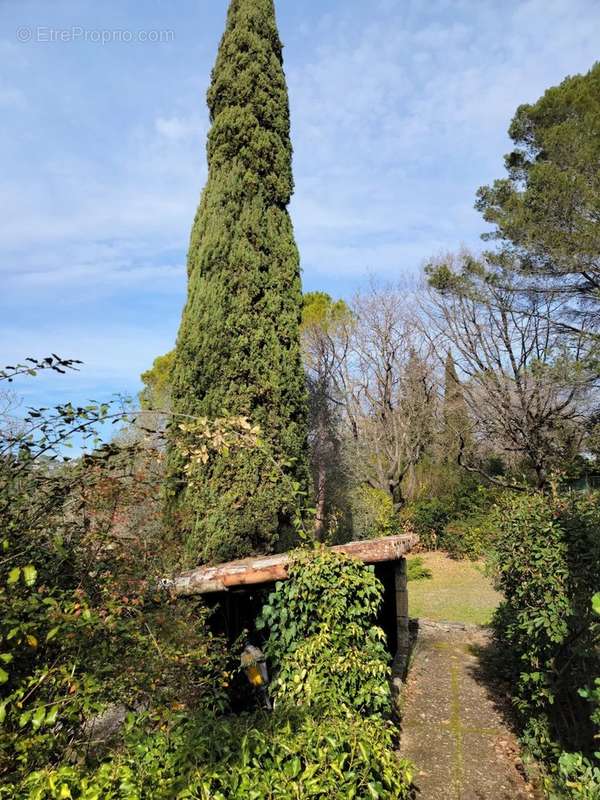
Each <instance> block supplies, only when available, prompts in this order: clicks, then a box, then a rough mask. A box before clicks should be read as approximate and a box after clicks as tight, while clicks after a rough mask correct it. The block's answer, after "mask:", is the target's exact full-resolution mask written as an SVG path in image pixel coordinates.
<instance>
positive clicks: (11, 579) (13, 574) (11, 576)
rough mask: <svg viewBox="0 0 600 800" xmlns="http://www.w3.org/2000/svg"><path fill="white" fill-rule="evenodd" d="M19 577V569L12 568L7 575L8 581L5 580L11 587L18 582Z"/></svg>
mask: <svg viewBox="0 0 600 800" xmlns="http://www.w3.org/2000/svg"><path fill="white" fill-rule="evenodd" d="M20 577H21V567H13V569H11V571H10V572H9V573H8V580H7V583H8V585H9V586H12V585H13V584H14V583H16V582H17V581H18V580H19V578H20Z"/></svg>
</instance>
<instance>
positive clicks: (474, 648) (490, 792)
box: [400, 620, 542, 800]
mask: <svg viewBox="0 0 600 800" xmlns="http://www.w3.org/2000/svg"><path fill="white" fill-rule="evenodd" d="M491 658H492V642H491V637H490V634H489V632H488V631H487V630H486V629H484V628H479V627H476V626H461V625H456V624H452V623H448V624H445V623H430V622H427V621H426V620H420V621H419V626H418V633H417V636H416V640H415V645H414V649H413V654H412V661H411V666H410V670H409V673H408V678H407V681H406V684H405V686H404V689H403V691H402V699H401V703H402V711H401V716H402V719H401V724H400V726H401V748H400V749H401V754H402V756H404V757H406V758H409V759H411V761H412V762H413V763H414V764H415V767H416V774H415V783H416V787H417V792H418V795H417V796H418V798H419V800H525V798H541V797H542V795H539V794H538V793H537V792H536V790H535V789H534V787H533V785H532V784H531V783H529V782H528V781H527V779H526V778H525V772H524V769H523V764H522V762H521V759H520V756H519V747H518V743H517V740H516V737H515V735H514V732H513V730H512V728H511V722H510V710H509V707H508V704H507V702H506V700H505V699H504V697H503V696H502V692H501V689H500V687H499V686H498V685H497V684H495V683H494V681H493V679H492V677H491V675H492V672H491V670H490V668H489V666H490V660H491Z"/></svg>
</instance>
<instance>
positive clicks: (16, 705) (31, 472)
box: [0, 362, 227, 797]
mask: <svg viewBox="0 0 600 800" xmlns="http://www.w3.org/2000/svg"><path fill="white" fill-rule="evenodd" d="M53 363H55V362H53ZM61 363H67V362H61ZM48 368H52V367H50V366H49V367H48ZM61 368H62V367H61ZM61 368H59V369H61ZM11 374H12V375H14V374H15V373H14V370H13V372H12V373H11ZM27 374H30V373H29V372H28V373H27ZM2 375H3V376H4V377H5V378H7V379H8V377H7V373H6V371H4V372H3V373H2ZM0 377H1V376H0ZM126 416H127V415H126V414H124V412H123V411H122V410H120V409H119V408H118V407H115V406H96V405H93V404H92V405H90V406H87V407H85V408H76V407H75V406H73V405H71V404H64V405H60V406H57V407H55V408H53V409H40V410H35V409H29V411H28V414H27V416H26V417H25V418H24V419H23V420H22V424H21V425H20V426H18V427H17V428H16V429H14V430H13V429H12V428H8V429H6V430H0V516H1V518H2V524H3V530H2V539H1V541H0V784H2V785H6V786H9V785H12V786H13V787H14V793H15V794H14V796H15V797H21V796H22V794H20V792H21V788H20V787H21V786H22V782H23V780H24V779H25V777H26V776H27V775H29V774H30V773H31V772H35V771H36V770H39V769H42V768H45V767H46V766H47V764H49V763H61V762H63V763H66V761H67V760H68V758H69V753H74V752H76V751H78V750H81V751H82V752H85V751H87V749H88V744H89V743H88V739H89V735H90V729H89V724H90V721H91V720H92V719H93V718H94V717H95V716H97V715H98V714H99V713H101V712H102V711H104V710H105V709H106V708H108V707H111V706H115V705H118V706H122V707H124V708H130V709H133V708H136V707H140V706H158V707H161V706H168V705H170V704H171V703H174V702H178V703H179V702H181V699H182V698H184V703H185V706H186V707H188V708H190V709H193V708H210V709H222V708H224V707H225V705H226V703H227V698H226V693H225V686H224V684H225V683H226V681H227V679H226V676H225V675H224V674H223V673H224V671H225V653H224V648H223V643H222V642H221V641H220V640H219V639H217V638H215V637H212V636H211V635H210V634H209V633H208V632H207V629H206V624H205V623H206V617H207V613H206V611H205V610H203V609H202V608H201V607H199V608H197V609H192V608H189V607H188V608H185V607H176V606H173V605H171V603H170V602H169V600H168V598H167V597H165V596H159V595H156V594H155V593H154V592H152V591H151V585H152V582H153V581H154V580H155V578H156V573H158V574H159V575H160V574H161V573H162V572H163V570H164V565H165V559H164V553H165V547H164V541H163V540H162V537H161V538H158V537H156V538H154V539H152V537H153V536H155V534H156V533H157V530H156V529H155V528H152V507H153V504H154V506H156V505H157V503H156V499H155V498H156V497H157V494H158V488H159V486H160V480H161V478H160V473H159V471H155V470H154V468H153V466H151V464H150V463H149V462H152V464H153V463H154V461H155V460H156V459H157V453H155V452H152V451H145V450H138V446H137V445H135V446H132V447H125V448H119V447H116V446H112V445H111V446H105V447H100V448H97V449H96V450H95V451H94V452H93V453H92V454H89V455H85V456H82V457H79V458H78V459H74V460H73V461H72V462H71V461H63V460H62V459H63V458H64V456H62V455H61V453H62V452H64V450H63V448H64V447H65V446H68V445H69V444H71V443H72V441H73V439H74V438H75V437H79V440H80V441H81V437H84V442H85V441H89V442H94V441H95V439H96V438H97V435H98V428H99V426H101V425H103V424H104V423H105V422H106V421H107V420H111V419H114V420H120V419H123V418H124V417H125V418H126ZM132 505H134V506H135V508H136V516H135V528H136V530H135V533H133V534H130V532H129V530H128V525H127V523H126V520H125V518H126V517H127V516H128V515H129V513H130V509H131V507H132ZM144 505H145V506H146V507H147V509H148V512H149V513H148V516H147V520H146V522H145V528H143V529H142V520H143V514H142V513H141V509H142V508H143V507H144ZM155 511H158V509H157V508H155ZM115 520H119V523H118V524H119V528H118V530H116V525H115ZM159 535H160V532H159ZM0 796H2V795H1V793H0Z"/></svg>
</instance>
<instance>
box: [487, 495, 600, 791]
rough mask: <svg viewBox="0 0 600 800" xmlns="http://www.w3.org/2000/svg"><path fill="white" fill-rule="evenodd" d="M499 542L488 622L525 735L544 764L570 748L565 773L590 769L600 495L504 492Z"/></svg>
mask: <svg viewBox="0 0 600 800" xmlns="http://www.w3.org/2000/svg"><path fill="white" fill-rule="evenodd" d="M496 547H497V560H496V569H497V574H498V585H499V588H500V589H501V590H502V591H503V592H504V595H505V598H506V599H505V601H504V602H503V603H502V605H501V607H500V609H499V611H498V613H497V615H496V618H495V622H494V625H495V629H496V635H497V637H498V639H499V641H500V642H501V645H502V651H503V653H504V656H505V659H506V668H507V670H508V674H509V676H510V680H511V684H512V686H513V702H514V705H515V709H516V711H517V713H518V716H519V719H520V722H521V724H522V727H523V736H524V739H525V741H526V743H527V744H528V745H529V747H530V748H531V749H532V750H533V751H534V752H535V753H536V754H537V755H538V756H540V757H543V758H546V759H548V761H549V763H550V764H555V763H556V761H557V760H558V756H559V755H560V753H561V751H567V753H569V754H570V755H565V756H563V758H562V760H561V762H560V763H561V771H562V772H563V775H564V774H565V772H569V770H570V771H574V772H577V771H579V773H580V774H582V770H583V771H585V770H588V767H589V770H592V772H593V769H592V768H594V769H595V768H597V766H598V764H597V762H596V764H595V766H594V762H593V759H594V755H593V753H594V750H595V749H597V745H596V747H594V740H593V737H594V727H595V726H596V727H597V724H598V721H599V720H598V712H597V711H595V712H594V710H593V704H594V703H595V702H597V700H598V695H597V693H596V689H597V685H596V687H590V686H589V681H590V676H597V675H600V636H599V634H600V626H599V625H598V622H597V618H596V617H595V615H594V612H593V610H592V598H593V596H594V592H595V591H596V590H597V588H598V564H599V563H600V504H599V497H598V495H597V494H589V495H577V494H567V495H565V496H560V495H556V494H553V495H551V496H548V495H545V494H541V493H538V494H531V495H515V496H510V497H508V498H507V499H506V501H505V503H504V505H503V508H502V510H501V512H500V515H499V530H498V537H497V540H496ZM586 686H587V687H588V688H587V689H584V691H583V693H582V692H581V687H586ZM573 753H580V754H581V756H579V755H573ZM597 757H598V756H597V755H596V758H597ZM585 759H590V761H589V762H588V761H586V760H585ZM578 763H579V766H580V768H579V767H577V764H578ZM592 772H590V773H589V774H592ZM575 796H579V797H592V796H595V795H592V794H588V795H586V794H580V795H575Z"/></svg>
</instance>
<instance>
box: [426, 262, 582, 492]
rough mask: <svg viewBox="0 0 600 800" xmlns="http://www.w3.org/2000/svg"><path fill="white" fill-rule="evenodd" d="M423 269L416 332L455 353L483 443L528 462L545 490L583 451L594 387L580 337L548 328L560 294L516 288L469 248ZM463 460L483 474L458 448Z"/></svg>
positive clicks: (512, 280)
mask: <svg viewBox="0 0 600 800" xmlns="http://www.w3.org/2000/svg"><path fill="white" fill-rule="evenodd" d="M427 271H428V273H429V275H430V283H431V285H432V288H431V291H430V292H429V293H428V297H427V301H426V304H425V311H426V315H425V325H424V327H423V330H424V332H425V333H426V334H427V336H428V337H429V339H430V341H431V342H432V344H433V345H434V346H435V347H436V348H437V350H438V352H440V354H442V353H443V354H445V353H446V352H447V349H448V348H450V349H451V350H452V353H453V355H454V358H455V361H456V365H457V367H458V369H459V371H460V372H461V373H462V376H461V377H462V379H463V381H462V382H463V395H464V399H465V401H466V403H467V405H468V407H469V411H470V414H471V417H472V419H473V422H474V426H475V433H476V436H477V437H478V440H479V444H480V447H485V446H490V445H491V446H492V448H494V449H496V450H497V451H501V452H503V453H504V454H505V455H506V456H507V457H508V458H509V459H512V460H513V462H514V463H518V462H521V463H523V462H526V463H527V464H528V465H529V466H530V468H531V469H532V470H533V472H534V474H535V480H536V483H537V485H538V487H543V486H544V485H545V484H546V482H547V480H548V475H549V472H550V470H551V469H552V468H555V467H559V466H561V465H563V464H564V463H565V461H566V460H568V459H572V458H573V456H574V455H576V454H577V453H578V452H579V450H580V446H581V440H582V436H583V423H584V419H585V415H586V413H587V412H588V411H589V398H590V392H591V380H590V378H589V376H588V375H587V373H586V371H585V368H584V360H583V356H584V351H583V347H584V335H583V334H582V335H581V336H580V337H577V338H570V339H569V340H566V339H565V337H564V336H562V335H561V333H560V331H559V330H558V329H557V327H556V326H555V325H553V324H552V320H553V319H555V318H556V317H557V315H558V313H559V312H560V310H561V306H562V303H563V302H564V301H563V300H562V299H561V298H560V297H558V296H553V295H551V294H545V295H541V294H539V293H536V294H532V293H527V292H520V291H519V287H518V286H517V285H515V281H516V280H517V278H515V275H514V273H513V274H511V273H510V272H507V273H503V274H502V275H499V274H498V272H497V270H494V269H490V268H489V266H488V265H486V264H485V263H483V262H481V261H477V260H476V259H474V258H473V257H472V256H471V255H470V254H469V253H467V252H462V253H460V254H458V255H457V256H446V257H444V258H442V259H440V260H438V261H437V262H434V263H432V264H431V265H430V266H429V267H428V269H427ZM463 466H465V467H466V468H467V469H475V470H480V466H478V465H477V464H476V463H474V461H473V460H472V459H465V458H464V454H463Z"/></svg>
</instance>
